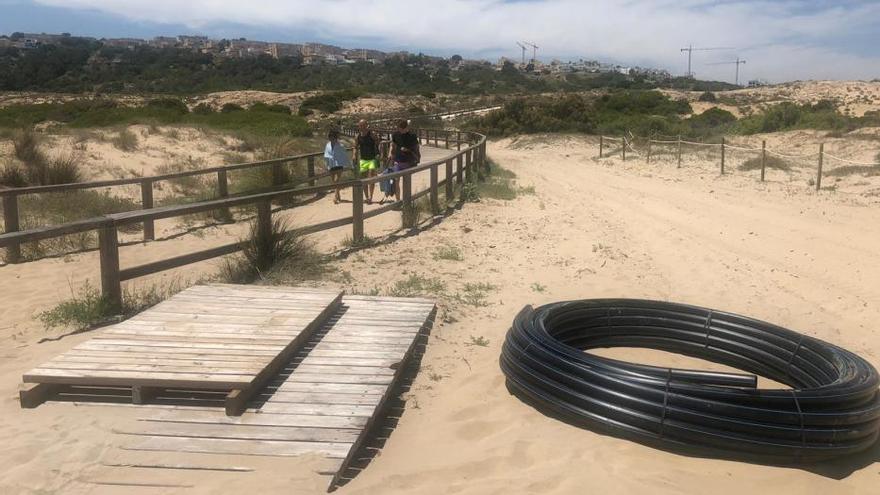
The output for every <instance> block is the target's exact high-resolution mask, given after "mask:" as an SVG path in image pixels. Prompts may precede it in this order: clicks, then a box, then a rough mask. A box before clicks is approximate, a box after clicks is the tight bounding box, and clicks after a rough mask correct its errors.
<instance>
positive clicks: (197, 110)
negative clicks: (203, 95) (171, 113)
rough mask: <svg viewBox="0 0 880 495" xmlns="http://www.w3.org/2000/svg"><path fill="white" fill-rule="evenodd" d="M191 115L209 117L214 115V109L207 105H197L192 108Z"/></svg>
mask: <svg viewBox="0 0 880 495" xmlns="http://www.w3.org/2000/svg"><path fill="white" fill-rule="evenodd" d="M192 111H193V113H194V114H196V115H210V114H212V113H214V108H213V107H212V106H211V105H208V104H207V103H199V104H198V105H196V106H195V107H193V110H192Z"/></svg>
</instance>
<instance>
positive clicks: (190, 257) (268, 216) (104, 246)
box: [0, 129, 486, 307]
mask: <svg viewBox="0 0 880 495" xmlns="http://www.w3.org/2000/svg"><path fill="white" fill-rule="evenodd" d="M343 133H344V134H345V135H348V136H353V135H354V134H355V133H356V131H355V130H353V129H344V130H343ZM381 133H382V134H387V131H381ZM418 136H419V141H420V142H422V143H424V144H430V143H431V141H432V140H433V143H434V145H439V144H440V142H441V141H442V142H443V144H444V146H445V147H446V148H447V149H449V148H450V147H451V146H453V145H454V146H456V147H457V148H458V150H457V151H456V153H455V154H453V155H452V156H449V157H446V158H444V159H441V160H434V161H431V162H428V163H424V164H421V165H418V166H416V167H413V168H410V169H407V170H404V171H401V172H396V173H394V174H390V175H385V176H382V177H372V178H365V179H359V178H358V179H353V180H349V181H345V182H340V183H339V184H328V185H318V186H310V187H305V188H293V187H289V188H284V189H279V190H274V191H270V192H263V193H258V194H250V195H246V196H238V197H225V198H220V199H215V200H209V201H202V202H198V203H191V204H185V205H174V206H162V207H153V208H144V209H142V210H134V211H127V212H122V213H113V214H107V215H103V216H100V217H96V218H91V219H86V220H80V221H76V222H70V223H67V224H64V225H58V226H51V227H40V228H36V229H30V230H24V231H11V232H6V233H4V234H0V248H6V249H7V250H10V249H18V248H19V247H20V245H21V244H22V243H26V242H36V241H40V240H44V239H50V238H53V237H59V236H63V235H68V234H72V233H79V232H89V231H97V232H98V249H99V251H100V273H101V291H102V294H103V296H104V297H105V298H106V299H107V300H108V301H109V302H110V303H111V304H113V305H115V306H117V307H119V306H121V304H122V282H123V281H126V280H131V279H134V278H138V277H143V276H145V275H150V274H153V273H157V272H161V271H164V270H169V269H172V268H177V267H181V266H185V265H188V264H191V263H196V262H199V261H205V260H208V259H212V258H216V257H219V256H224V255H227V254H232V253H235V252H238V251H241V250H242V249H243V247H244V245H245V244H246V243H245V242H242V241H237V242H233V243H230V244H226V245H223V246H218V247H213V248H210V249H206V250H203V251H198V252H195V253H188V254H184V255H180V256H175V257H173V258H168V259H164V260H160V261H155V262H152V263H147V264H143V265H139V266H134V267H129V268H125V269H122V268H121V267H120V263H119V239H118V230H119V228H120V227H123V226H126V225H130V224H137V223H148V222H149V223H151V224H152V223H153V222H155V221H156V220H161V219H165V218H174V217H180V216H184V215H190V214H194V213H201V212H206V211H213V210H219V209H228V208H232V207H236V206H251V205H252V206H256V209H257V218H256V222H257V228H258V229H259V230H260V231H263V232H265V231H268V230H269V229H271V225H272V202H273V201H278V200H281V199H285V198H290V197H293V196H303V195H315V194H320V193H328V192H331V191H333V190H334V189H335V188H336V187H341V188H344V189H351V190H352V214H351V216H348V217H345V218H340V219H335V220H331V221H327V222H322V223H319V224H314V225H309V226H305V227H300V228H298V229H295V230H293V231H291V232H290V233H288V235H292V234H311V233H315V232H321V231H324V230H329V229H332V228H337V227H342V226H345V225H352V236H351V238H352V240H353V243H355V244H358V243H362V242H363V240H364V239H365V232H364V220H366V219H368V218H372V217H375V216H378V215H381V214H383V213H386V212H389V211H392V210H394V209H396V208H398V207H399V208H400V209H401V212H402V215H403V216H404V217H405V215H406V214H407V212H411V211H413V202H414V201H415V200H416V199H418V198H420V197H423V196H426V195H430V198H431V200H430V202H431V208H432V212H433V213H435V214H436V213H439V212H440V205H439V193H440V188H441V187H444V188H445V194H446V197H447V198H450V199H451V198H452V197H453V194H454V191H455V186H461V184H462V183H463V182H464V181H473V180H475V179H476V173H475V172H476V170H477V169H478V168H479V167H483V166H484V165H485V162H486V136H484V135H482V134H478V133H471V132H459V131H447V130H423V129H422V130H419V131H418ZM319 155H320V154H319V153H312V154H309V155H302V156H303V157H314V156H319ZM297 158H301V157H297ZM286 160H288V159H287V158H284V159H279V160H272V161H269V162H270V163H276V162H282V163H283V161H286ZM262 165H265V162H261V163H260V166H262ZM441 166H443V167H444V168H445V173H446V175H445V178H444V180H442V181H441V180H439V168H440V167H441ZM223 170H228V169H225V168H224V169H223ZM424 171H429V172H430V185H429V187H428V188H427V189H424V190H422V191H419V192H416V193H413V191H412V176H413V175H414V174H417V173H420V172H424ZM387 178H398V179H400V180H401V183H402V184H401V185H402V188H401V191H402V194H401V200H400V201H399V202H396V203H391V204H388V205H385V206H383V207H380V208H376V209H373V210H371V211H369V212H365V211H364V186H366V185H369V184H372V183H375V182H378V181H380V180H383V179H387ZM73 189H75V188H72V189H71V190H73ZM9 197H15V196H14V195H9V194H7V195H5V196H4V199H6V198H9ZM4 211H6V210H5V209H4ZM7 225H8V224H7Z"/></svg>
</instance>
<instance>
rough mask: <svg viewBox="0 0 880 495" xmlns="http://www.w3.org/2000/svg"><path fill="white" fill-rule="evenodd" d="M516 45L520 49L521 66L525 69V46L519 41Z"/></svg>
mask: <svg viewBox="0 0 880 495" xmlns="http://www.w3.org/2000/svg"><path fill="white" fill-rule="evenodd" d="M516 44H517V45H519V47H520V48H522V65H523V67H525V66H526V45H524V44H522V43H520V42H519V41H517V42H516Z"/></svg>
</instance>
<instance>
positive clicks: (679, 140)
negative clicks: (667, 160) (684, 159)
mask: <svg viewBox="0 0 880 495" xmlns="http://www.w3.org/2000/svg"><path fill="white" fill-rule="evenodd" d="M677 155H678V156H677V158H678V165H676V166H675V168H681V134H679V135H678V152H677Z"/></svg>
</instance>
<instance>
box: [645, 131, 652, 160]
mask: <svg viewBox="0 0 880 495" xmlns="http://www.w3.org/2000/svg"><path fill="white" fill-rule="evenodd" d="M645 163H647V164H649V165H650V164H651V138H650V137H648V156H647V157H646V158H645Z"/></svg>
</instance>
